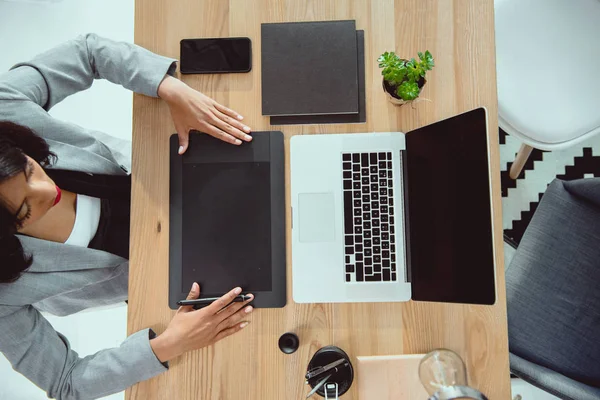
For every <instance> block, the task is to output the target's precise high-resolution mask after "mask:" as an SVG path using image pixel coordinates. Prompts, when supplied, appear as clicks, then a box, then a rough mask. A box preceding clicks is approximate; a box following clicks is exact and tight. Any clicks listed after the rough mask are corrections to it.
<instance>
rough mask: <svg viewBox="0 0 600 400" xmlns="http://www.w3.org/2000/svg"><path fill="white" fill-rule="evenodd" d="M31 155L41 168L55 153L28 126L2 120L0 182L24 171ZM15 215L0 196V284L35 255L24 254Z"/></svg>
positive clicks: (14, 277) (15, 275) (18, 273)
mask: <svg viewBox="0 0 600 400" xmlns="http://www.w3.org/2000/svg"><path fill="white" fill-rule="evenodd" d="M26 155H27V156H29V157H31V158H33V159H34V160H35V161H37V162H38V163H39V164H40V165H41V166H42V167H47V166H49V165H51V164H52V163H53V162H54V161H55V160H56V156H55V155H54V153H52V152H51V151H50V148H49V147H48V143H46V141H45V140H44V139H42V138H41V137H39V136H38V135H36V134H35V133H34V132H33V131H32V130H31V129H29V128H28V127H26V126H22V125H18V124H15V123H13V122H9V121H0V183H2V182H4V181H5V180H7V179H10V178H12V177H14V176H16V175H18V174H20V173H21V172H24V171H25V168H26V166H27V158H26V157H25V156H26ZM17 228H18V221H17V217H16V215H14V213H12V212H10V210H8V209H7V207H6V204H5V201H4V200H3V199H2V197H1V196H0V260H2V262H1V264H2V265H1V266H0V283H9V282H14V281H16V280H17V279H19V277H20V276H21V274H22V273H23V272H24V271H25V270H27V268H29V267H30V266H31V263H32V262H33V257H32V256H31V255H27V254H25V252H24V250H23V246H21V242H20V241H19V239H18V238H17V237H16V236H15V234H16V232H17Z"/></svg>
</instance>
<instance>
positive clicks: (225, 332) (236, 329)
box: [215, 322, 249, 342]
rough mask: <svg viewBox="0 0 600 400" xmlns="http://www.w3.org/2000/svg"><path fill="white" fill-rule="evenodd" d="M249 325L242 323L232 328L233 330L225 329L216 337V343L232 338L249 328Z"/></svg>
mask: <svg viewBox="0 0 600 400" xmlns="http://www.w3.org/2000/svg"><path fill="white" fill-rule="evenodd" d="M248 324H249V322H241V323H239V324H237V325H234V326H232V327H231V328H227V329H223V330H222V331H221V332H219V333H218V334H217V336H215V342H218V341H219V340H221V339H223V338H226V337H227V336H231V335H233V334H234V333H236V332H239V331H241V330H242V329H244V328H245V327H247V326H248Z"/></svg>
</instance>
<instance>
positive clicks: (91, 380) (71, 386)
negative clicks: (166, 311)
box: [0, 306, 167, 400]
mask: <svg viewBox="0 0 600 400" xmlns="http://www.w3.org/2000/svg"><path fill="white" fill-rule="evenodd" d="M152 337H153V334H152V332H151V331H149V330H148V329H145V330H143V331H139V332H137V333H135V334H133V335H131V336H129V337H128V338H127V339H126V340H125V341H124V342H123V343H122V344H121V346H120V347H117V348H113V349H106V350H101V351H99V352H97V353H96V354H93V355H90V356H87V357H84V358H80V357H79V355H78V354H77V352H75V351H73V350H71V348H70V346H69V342H68V341H67V339H66V338H65V337H64V336H63V335H61V334H60V333H58V332H56V331H55V330H54V328H53V327H52V325H50V323H49V322H48V321H47V320H46V319H45V318H44V317H43V316H42V315H41V314H40V312H39V311H37V310H36V309H35V308H34V307H33V306H25V307H16V306H0V352H2V353H3V354H4V356H5V357H6V358H7V359H8V360H9V361H10V363H11V365H12V366H13V368H14V369H15V370H16V371H18V372H19V373H21V374H23V375H24V376H25V377H26V378H28V379H29V380H30V381H32V382H33V383H35V384H36V385H37V386H38V387H40V388H42V389H43V390H44V391H46V393H47V395H48V397H50V398H55V399H57V400H75V399H89V398H94V399H95V398H98V397H104V396H108V395H110V394H113V393H117V392H120V391H122V390H125V389H126V388H128V387H129V386H131V385H133V384H135V383H137V382H140V381H143V380H146V379H150V378H152V377H154V376H156V375H158V374H160V373H162V372H164V371H166V370H167V368H166V367H165V366H164V365H163V364H161V363H160V361H159V360H158V359H157V358H156V356H155V355H154V352H153V351H152V348H151V345H150V339H151V338H152Z"/></svg>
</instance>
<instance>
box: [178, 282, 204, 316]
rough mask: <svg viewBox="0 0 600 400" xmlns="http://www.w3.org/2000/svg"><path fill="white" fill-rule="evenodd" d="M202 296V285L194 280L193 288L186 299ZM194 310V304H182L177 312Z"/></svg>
mask: <svg viewBox="0 0 600 400" xmlns="http://www.w3.org/2000/svg"><path fill="white" fill-rule="evenodd" d="M198 297H200V286H199V285H198V284H197V283H196V282H194V284H193V285H192V290H190V292H189V293H188V295H187V297H186V300H194V299H197V298H198ZM193 310H194V306H181V307H179V310H178V311H177V312H190V311H193Z"/></svg>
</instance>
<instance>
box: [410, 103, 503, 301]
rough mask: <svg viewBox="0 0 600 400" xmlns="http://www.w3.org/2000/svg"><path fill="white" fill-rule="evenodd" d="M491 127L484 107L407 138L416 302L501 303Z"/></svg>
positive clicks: (412, 273) (424, 128) (411, 133)
mask: <svg viewBox="0 0 600 400" xmlns="http://www.w3.org/2000/svg"><path fill="white" fill-rule="evenodd" d="M486 124H487V121H486V114H485V110H484V109H483V108H479V109H476V110H473V111H470V112H467V113H464V114H461V115H457V116H455V117H452V118H450V119H446V120H444V121H440V122H437V123H435V124H432V125H428V126H425V127H423V128H420V129H417V130H415V131H412V132H409V133H408V134H407V135H406V149H407V150H406V157H405V159H406V163H405V171H404V174H405V182H406V188H405V189H406V191H407V196H406V197H407V198H408V202H407V210H406V216H407V218H406V219H407V222H408V227H407V229H408V236H407V240H408V243H407V244H408V246H407V248H408V250H409V251H408V262H409V268H410V271H411V281H412V298H413V300H419V301H439V302H451V303H471V304H493V303H494V302H495V276H494V252H493V238H492V222H491V221H492V220H491V218H492V214H491V199H490V181H489V165H488V146H487V129H486Z"/></svg>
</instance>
